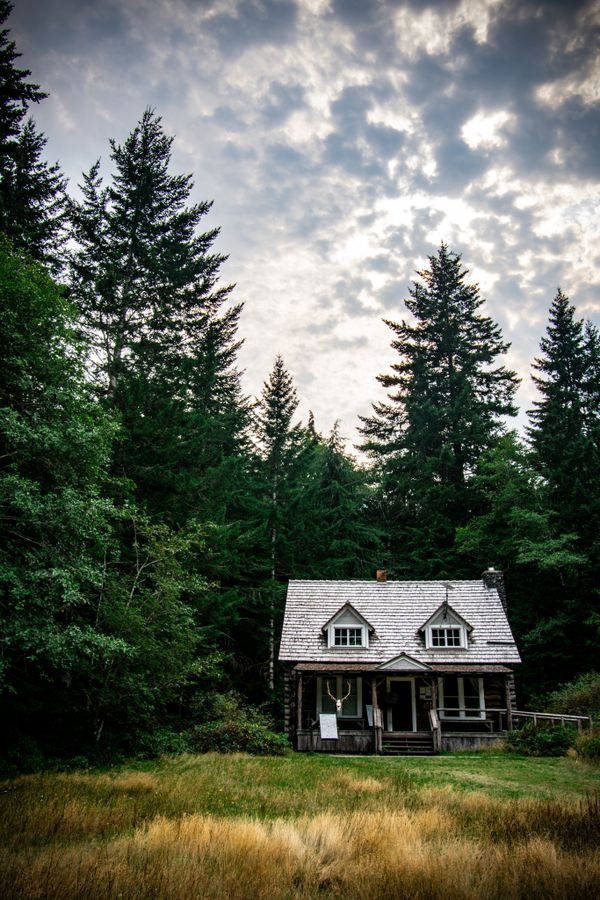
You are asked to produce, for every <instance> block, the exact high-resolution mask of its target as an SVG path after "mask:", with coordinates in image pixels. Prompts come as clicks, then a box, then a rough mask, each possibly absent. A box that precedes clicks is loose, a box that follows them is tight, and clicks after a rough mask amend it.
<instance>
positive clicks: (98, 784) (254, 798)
mask: <svg viewBox="0 0 600 900" xmlns="http://www.w3.org/2000/svg"><path fill="white" fill-rule="evenodd" d="M599 790H600V768H598V767H597V766H593V765H589V764H585V763H582V762H580V761H577V760H573V759H562V758H561V759H524V758H520V757H512V756H508V755H501V754H498V755H492V754H485V755H479V756H477V755H472V756H467V755H456V756H441V757H421V758H412V759H407V758H374V757H369V758H342V757H325V756H309V755H291V756H288V757H283V758H270V759H265V758H253V757H247V756H243V755H232V756H225V755H217V754H207V755H205V756H182V757H178V758H170V759H163V760H161V761H159V762H157V763H145V764H138V765H137V766H129V767H123V768H120V769H116V770H114V771H111V772H109V773H106V772H105V773H82V772H80V773H71V774H49V775H38V776H24V777H21V778H18V779H15V780H12V781H7V782H4V783H2V784H0V839H1V844H2V849H1V850H0V885H1V891H2V896H3V897H5V898H17V897H19V898H29V897H32V898H33V897H35V898H56V900H63V898H65V900H70V898H90V900H91V898H94V900H96V898H98V900H105V898H116V897H122V898H127V900H129V898H140V900H142V898H143V900H146V898H163V897H164V898H169V900H170V898H177V900H184V898H185V900H187V898H196V897H197V898H213V897H214V898H232V900H235V898H240V900H243V898H268V900H279V898H290V900H292V898H294V900H296V898H310V897H325V898H330V897H331V898H333V897H335V898H342V897H343V898H350V900H353V898H365V900H367V898H389V900H397V898H422V900H426V898H427V900H430V898H431V900H433V898H456V900H462V898H469V900H470V898H473V900H475V898H498V900H500V898H502V900H510V898H517V897H519V898H526V897H527V898H530V897H544V898H583V897H585V898H591V900H592V898H597V897H600V793H599Z"/></svg>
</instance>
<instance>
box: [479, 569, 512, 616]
mask: <svg viewBox="0 0 600 900" xmlns="http://www.w3.org/2000/svg"><path fill="white" fill-rule="evenodd" d="M481 580H482V581H483V583H484V584H485V586H486V588H496V590H497V591H498V596H499V597H500V602H501V603H502V607H503V609H504V612H506V588H505V587H504V575H503V573H502V572H500V570H499V569H495V568H494V567H493V566H489V567H488V568H487V569H486V570H485V572H483V573H482V575H481Z"/></svg>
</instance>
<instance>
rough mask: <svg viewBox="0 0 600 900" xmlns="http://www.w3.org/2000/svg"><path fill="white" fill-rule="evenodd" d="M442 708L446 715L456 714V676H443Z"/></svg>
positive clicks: (457, 711)
mask: <svg viewBox="0 0 600 900" xmlns="http://www.w3.org/2000/svg"><path fill="white" fill-rule="evenodd" d="M444 709H445V711H446V715H447V716H458V715H459V710H458V678H457V677H456V676H455V675H447V676H446V677H445V678H444Z"/></svg>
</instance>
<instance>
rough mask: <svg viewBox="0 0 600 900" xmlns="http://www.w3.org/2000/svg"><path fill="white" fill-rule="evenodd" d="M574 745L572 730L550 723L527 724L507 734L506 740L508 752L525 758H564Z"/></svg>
mask: <svg viewBox="0 0 600 900" xmlns="http://www.w3.org/2000/svg"><path fill="white" fill-rule="evenodd" d="M574 743H575V732H574V731H573V729H572V728H567V727H565V726H563V725H553V724H552V723H550V722H542V723H538V724H536V723H534V722H527V724H526V725H524V726H523V727H522V728H520V729H519V730H518V731H511V732H509V734H508V736H507V738H506V744H507V747H508V749H509V750H514V751H516V752H517V753H523V754H524V755H525V756H564V755H565V753H566V752H567V750H568V749H569V747H572V746H573V744H574Z"/></svg>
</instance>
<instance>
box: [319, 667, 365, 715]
mask: <svg viewBox="0 0 600 900" xmlns="http://www.w3.org/2000/svg"><path fill="white" fill-rule="evenodd" d="M336 700H341V701H342V709H341V711H340V712H339V713H337V716H338V718H341V719H344V718H345V719H355V718H357V717H360V716H361V715H362V678H360V677H352V678H346V677H345V676H344V675H337V676H336V675H334V676H331V677H330V678H326V677H325V676H323V677H322V678H321V677H319V678H317V716H318V715H319V713H335V712H336V703H335V701H336Z"/></svg>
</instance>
